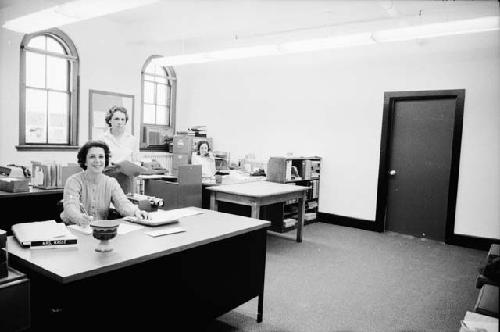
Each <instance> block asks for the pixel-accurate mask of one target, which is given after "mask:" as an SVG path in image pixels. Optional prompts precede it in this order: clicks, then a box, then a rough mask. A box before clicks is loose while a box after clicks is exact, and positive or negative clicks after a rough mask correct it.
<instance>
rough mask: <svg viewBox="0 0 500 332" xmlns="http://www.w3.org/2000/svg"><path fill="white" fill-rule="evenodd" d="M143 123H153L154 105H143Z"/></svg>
mask: <svg viewBox="0 0 500 332" xmlns="http://www.w3.org/2000/svg"><path fill="white" fill-rule="evenodd" d="M144 123H149V124H154V123H155V105H150V104H144Z"/></svg>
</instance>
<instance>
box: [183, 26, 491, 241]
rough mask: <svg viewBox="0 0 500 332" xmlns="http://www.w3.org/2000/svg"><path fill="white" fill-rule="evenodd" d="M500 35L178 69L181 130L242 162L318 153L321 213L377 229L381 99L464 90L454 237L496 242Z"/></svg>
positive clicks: (406, 43) (441, 39)
mask: <svg viewBox="0 0 500 332" xmlns="http://www.w3.org/2000/svg"><path fill="white" fill-rule="evenodd" d="M498 36H499V35H498V33H497V32H494V33H487V34H481V35H470V36H467V37H465V36H461V37H449V38H440V39H435V40H429V41H425V42H422V41H420V42H401V43H392V44H383V45H378V46H369V47H360V48H352V49H345V50H335V51H324V52H318V53H314V54H312V53H307V54H301V55H288V56H279V57H266V58H255V59H247V60H234V61H226V62H223V63H210V64H199V65H191V66H186V67H180V68H178V69H177V74H178V77H179V83H178V84H179V97H178V109H179V110H180V115H179V121H178V127H179V128H185V127H188V126H190V125H196V124H205V125H207V126H208V133H209V135H210V136H213V137H214V145H215V148H216V149H218V150H222V151H230V152H231V153H233V154H235V153H236V154H237V155H238V156H239V157H243V156H244V155H245V154H246V153H251V152H253V153H255V154H256V156H257V158H262V159H265V158H267V157H269V156H270V155H284V154H285V153H287V152H294V153H295V154H296V155H319V156H321V157H323V164H322V175H321V176H322V177H321V196H320V211H321V212H327V213H334V214H338V215H344V216H350V217H355V218H360V219H368V220H374V219H375V212H376V203H377V194H376V193H377V180H378V167H379V152H380V130H381V124H382V111H383V96H384V91H400V90H442V89H466V97H465V106H464V131H463V141H462V153H461V164H460V180H459V188H458V203H457V209H456V220H455V226H456V227H455V233H457V234H467V235H473V236H480V237H490V238H499V237H500V227H499V226H500V213H499V207H498V202H499V200H500V195H499V194H500V193H499V183H500V178H499V177H500V176H499V172H498V169H500V168H499V166H500V165H499V158H498V154H499V151H500V140H499V129H500V128H499V126H500V115H499V114H500V113H499V112H498V109H499V108H500V99H499V97H498V93H497V92H498V89H499V87H500V84H499V83H500V81H499V77H500V75H499V70H500V69H499V68H500V61H499V60H500V59H499V57H498V55H499V54H498V50H499V49H500V48H499V46H500V45H499V42H498V41H499V38H498ZM478 173H481V174H478Z"/></svg>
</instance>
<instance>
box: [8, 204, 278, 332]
mask: <svg viewBox="0 0 500 332" xmlns="http://www.w3.org/2000/svg"><path fill="white" fill-rule="evenodd" d="M203 211H205V213H204V214H201V215H196V216H190V217H185V218H182V219H181V220H180V222H179V223H178V224H174V225H172V226H181V227H183V228H184V229H186V232H183V233H178V234H172V235H166V236H161V237H157V238H152V237H150V236H148V235H146V234H145V231H147V230H151V228H142V229H140V230H136V231H133V232H130V233H127V234H124V235H118V236H117V237H116V238H114V239H112V240H110V244H111V246H112V247H113V248H114V251H112V252H110V253H97V252H95V251H94V248H95V247H96V245H97V243H98V242H97V240H96V239H94V238H93V237H92V236H90V235H84V234H81V233H79V232H77V231H73V232H74V234H75V235H76V236H78V246H77V247H76V248H67V249H38V250H37V249H23V248H21V247H20V246H19V245H18V244H17V242H16V241H15V240H14V239H13V238H12V237H9V238H8V248H9V261H10V264H11V265H12V266H14V267H16V268H17V269H19V270H20V271H23V272H24V273H26V274H27V275H28V277H29V279H30V283H31V309H32V310H31V311H32V326H35V327H36V328H40V330H48V329H49V328H50V327H52V328H53V327H57V326H59V327H61V326H65V327H66V330H71V329H72V328H71V327H73V326H78V327H80V326H81V324H88V325H89V326H88V327H89V328H92V329H95V328H96V327H97V328H99V327H102V328H103V329H104V328H105V327H107V328H113V330H116V328H117V327H123V328H127V330H130V328H131V327H137V328H141V329H143V330H146V329H147V328H154V329H155V330H157V329H158V328H160V327H161V328H163V329H165V328H166V327H167V328H168V329H169V330H170V328H171V327H172V330H173V331H175V330H176V329H175V328H174V327H182V328H185V326H186V324H189V323H191V322H200V321H201V322H206V321H207V320H210V319H213V318H215V317H217V316H219V315H221V314H224V313H226V312H228V311H230V310H232V309H234V308H235V307H237V306H239V305H241V304H243V303H245V302H247V301H249V300H250V299H252V298H254V297H256V296H258V297H259V301H258V315H257V320H258V321H262V318H263V297H264V275H265V258H266V229H267V227H268V226H269V223H268V222H264V221H260V220H255V219H251V218H246V217H240V216H233V215H230V214H222V213H218V212H214V211H210V210H203ZM172 226H162V227H161V228H164V227H172ZM155 229H160V227H157V228H155ZM158 302H159V303H158ZM107 317H113V319H112V320H111V321H109V320H108V319H107ZM58 324H62V325H58ZM65 324H69V325H65ZM179 330H180V329H179Z"/></svg>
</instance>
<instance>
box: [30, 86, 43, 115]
mask: <svg viewBox="0 0 500 332" xmlns="http://www.w3.org/2000/svg"><path fill="white" fill-rule="evenodd" d="M26 111H27V112H28V111H29V112H43V113H45V112H46V111H47V91H44V90H35V89H30V88H26Z"/></svg>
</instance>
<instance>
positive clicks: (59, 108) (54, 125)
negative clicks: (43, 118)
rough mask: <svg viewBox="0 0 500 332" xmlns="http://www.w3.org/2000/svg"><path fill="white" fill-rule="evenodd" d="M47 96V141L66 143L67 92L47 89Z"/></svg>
mask: <svg viewBox="0 0 500 332" xmlns="http://www.w3.org/2000/svg"><path fill="white" fill-rule="evenodd" d="M48 98H49V99H48V111H49V112H48V113H49V119H48V126H49V130H48V141H49V143H68V114H69V112H68V94H66V93H64V92H55V91H49V93H48Z"/></svg>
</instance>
